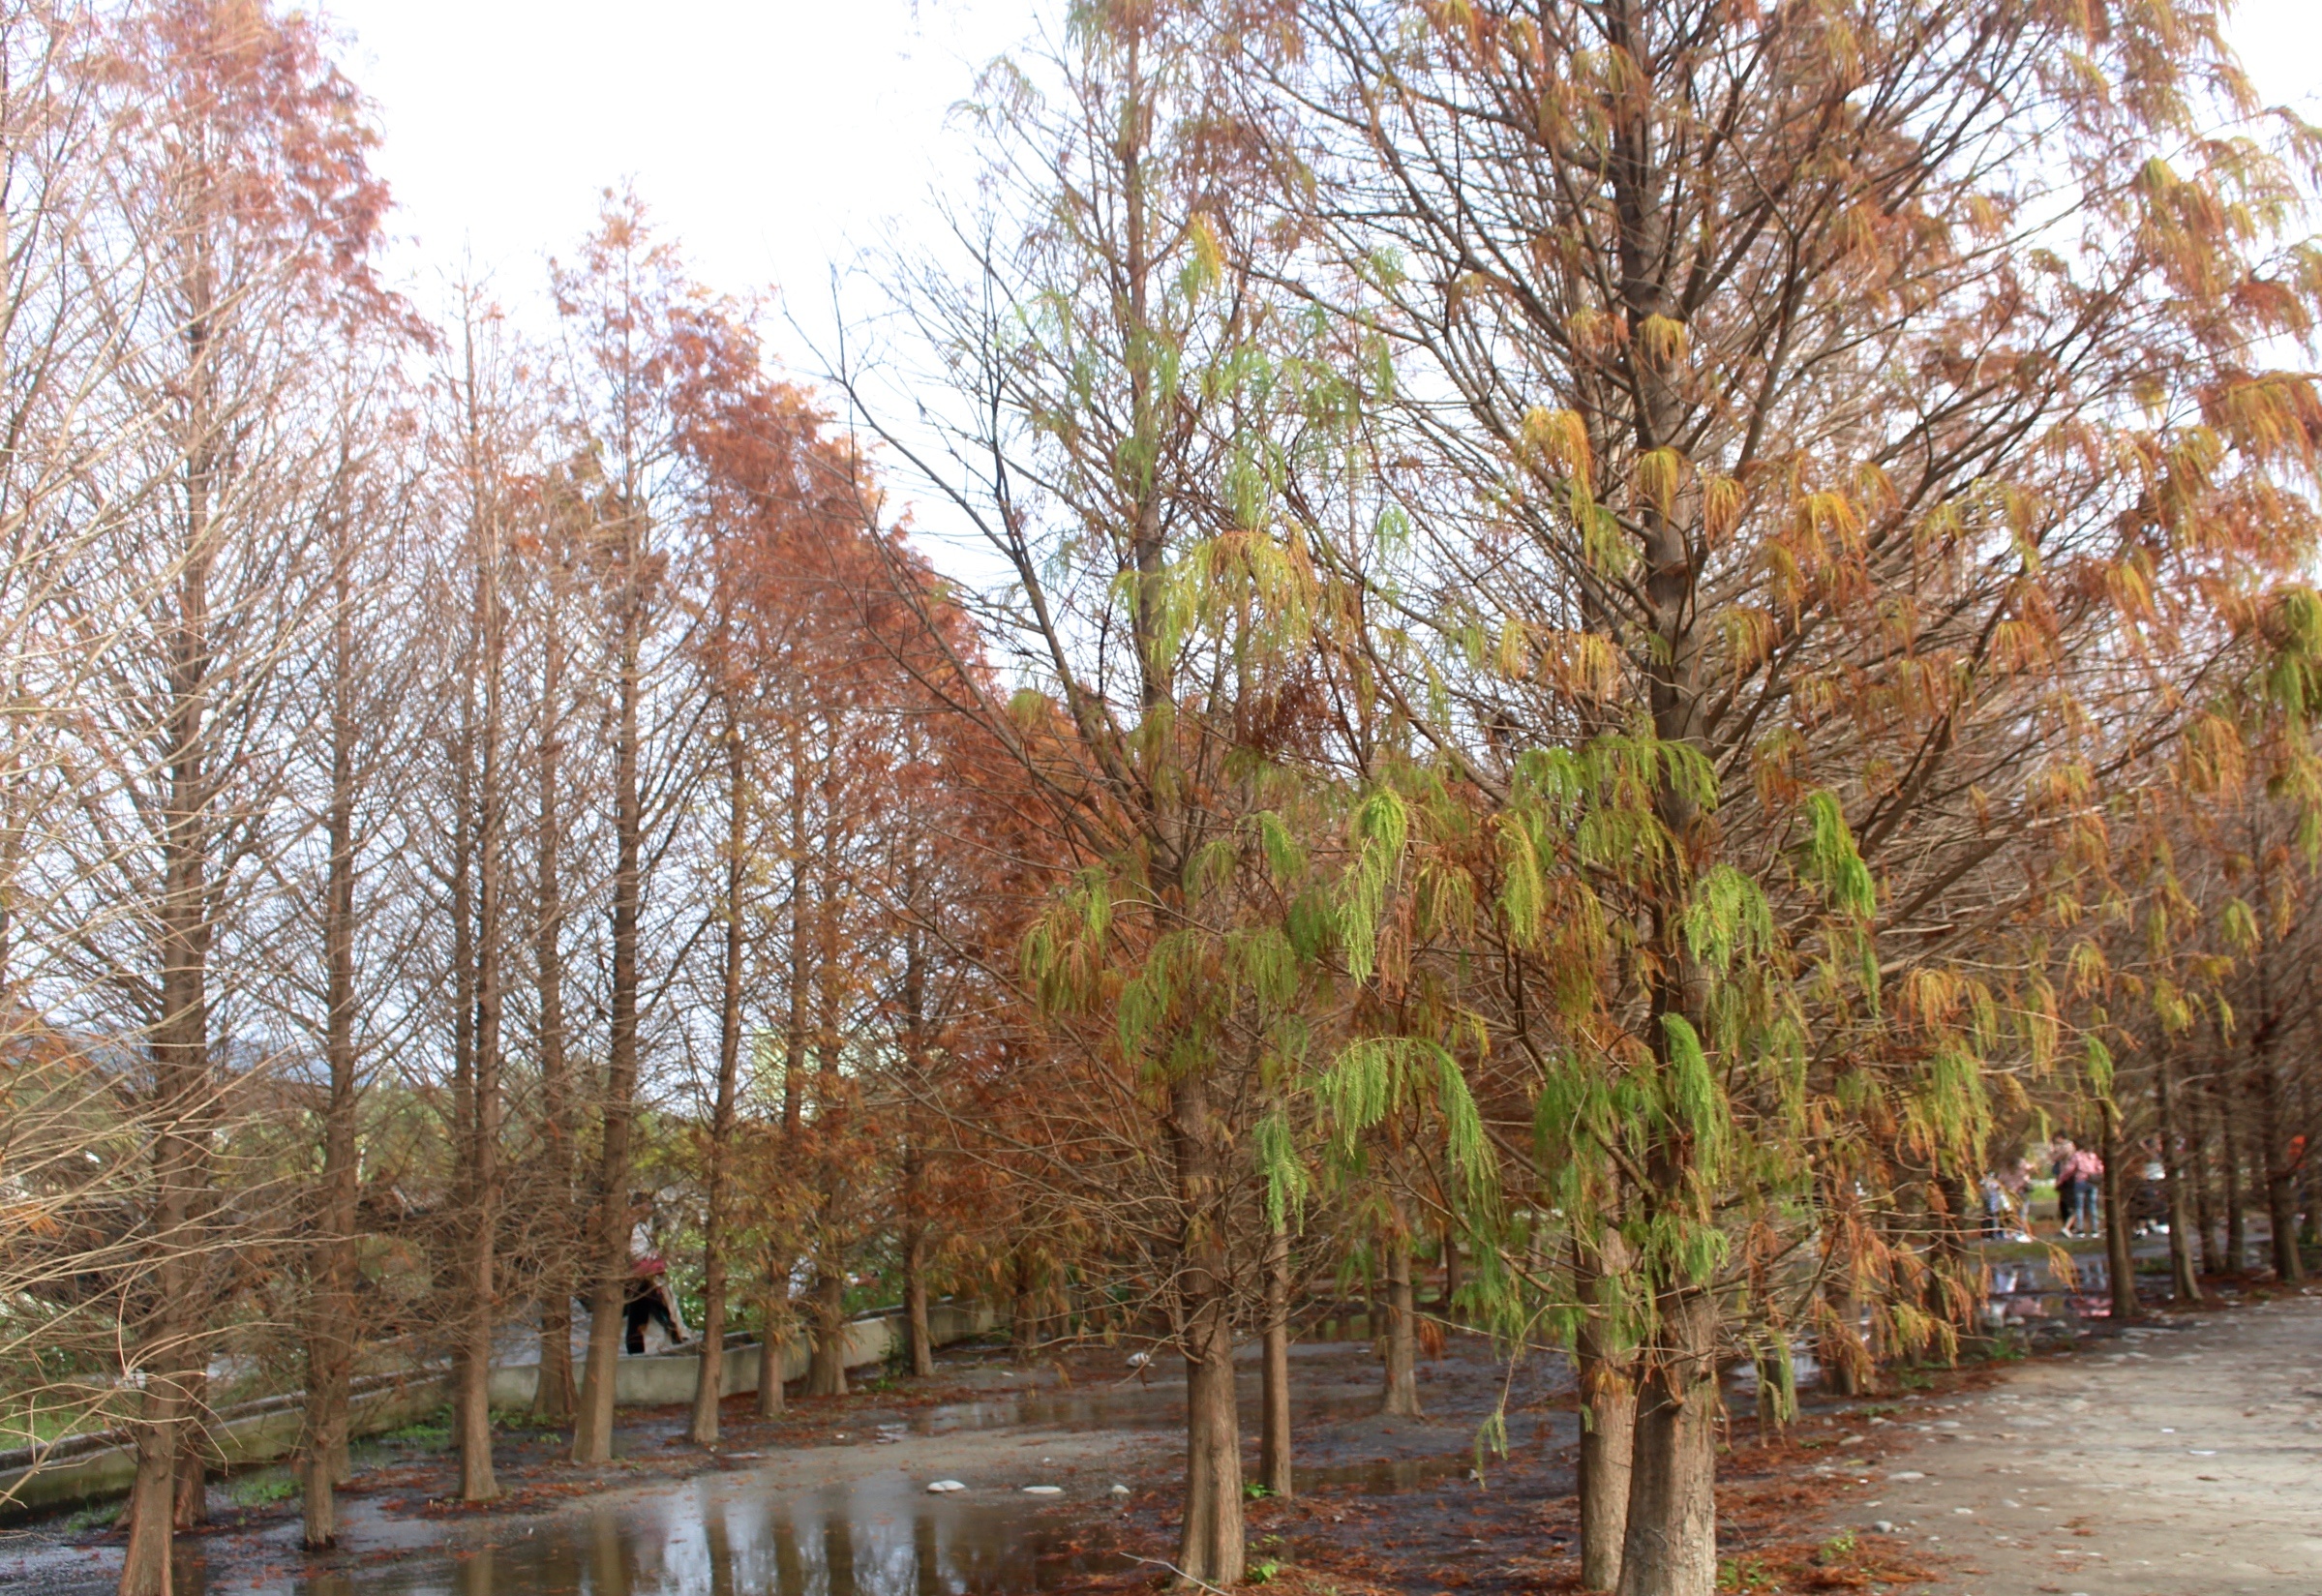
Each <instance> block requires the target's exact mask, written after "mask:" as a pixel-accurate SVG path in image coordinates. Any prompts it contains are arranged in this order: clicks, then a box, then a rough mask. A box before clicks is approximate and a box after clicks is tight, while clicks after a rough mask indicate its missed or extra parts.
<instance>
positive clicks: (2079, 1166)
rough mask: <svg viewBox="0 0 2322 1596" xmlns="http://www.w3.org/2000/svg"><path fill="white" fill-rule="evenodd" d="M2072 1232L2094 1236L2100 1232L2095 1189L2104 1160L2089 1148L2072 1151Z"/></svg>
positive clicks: (2101, 1175) (2101, 1178) (2100, 1226)
mask: <svg viewBox="0 0 2322 1596" xmlns="http://www.w3.org/2000/svg"><path fill="white" fill-rule="evenodd" d="M2070 1167H2071V1173H2072V1223H2073V1227H2074V1228H2073V1230H2072V1232H2071V1233H2072V1234H2073V1235H2076V1236H2096V1235H2100V1234H2102V1218H2101V1216H2099V1215H2098V1214H2097V1212H2096V1189H2097V1187H2098V1186H2099V1185H2100V1184H2101V1183H2102V1182H2103V1179H2104V1160H2103V1159H2100V1158H2098V1157H2096V1153H2095V1151H2094V1150H2093V1149H2090V1148H2086V1147H2080V1148H2075V1149H2073V1151H2072V1158H2071V1164H2070Z"/></svg>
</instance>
